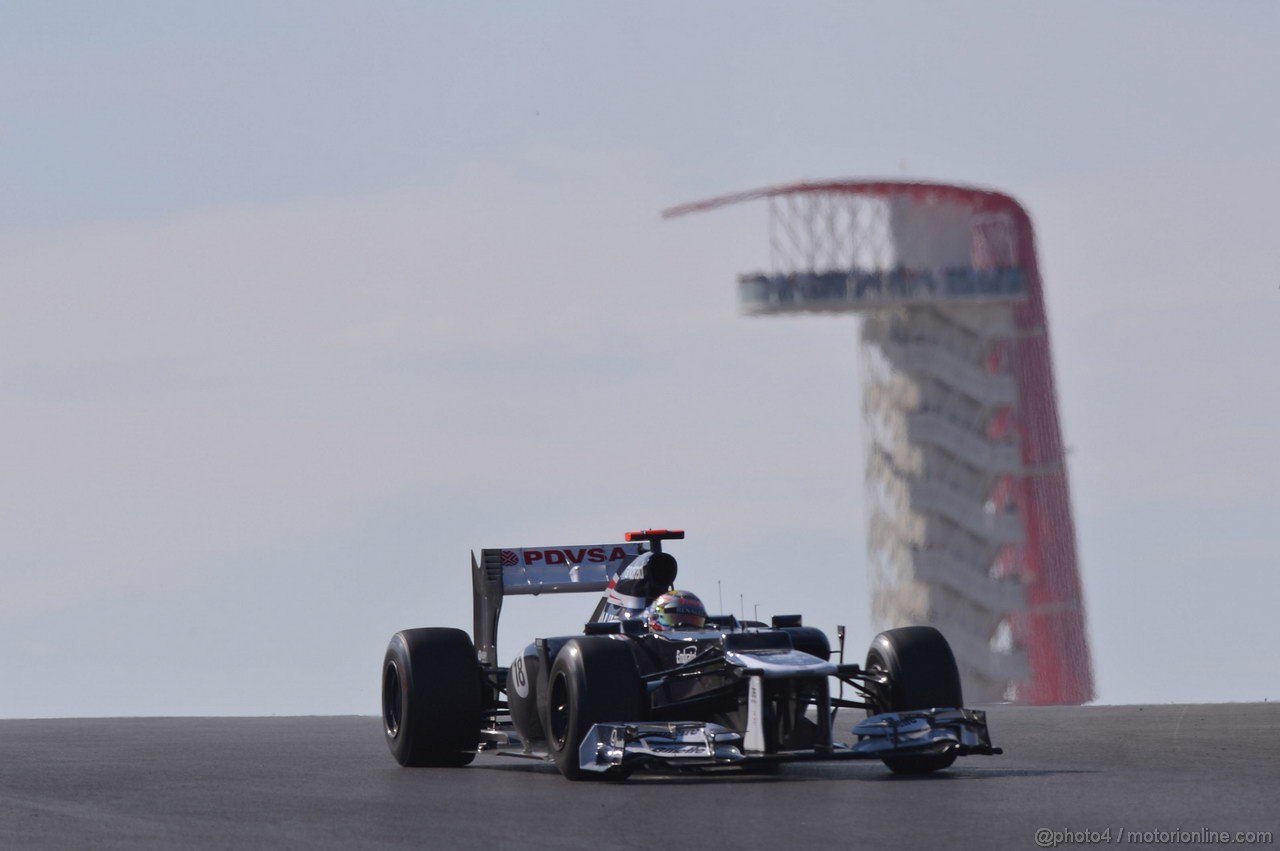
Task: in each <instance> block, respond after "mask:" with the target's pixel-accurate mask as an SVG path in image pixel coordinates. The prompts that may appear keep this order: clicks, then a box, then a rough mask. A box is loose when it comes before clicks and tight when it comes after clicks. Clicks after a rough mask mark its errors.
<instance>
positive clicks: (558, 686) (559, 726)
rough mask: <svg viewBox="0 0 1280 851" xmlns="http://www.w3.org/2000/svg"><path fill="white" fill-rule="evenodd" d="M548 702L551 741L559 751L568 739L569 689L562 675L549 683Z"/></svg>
mask: <svg viewBox="0 0 1280 851" xmlns="http://www.w3.org/2000/svg"><path fill="white" fill-rule="evenodd" d="M548 702H549V704H550V716H551V717H550V718H549V719H547V720H549V721H550V722H551V730H550V733H551V740H552V741H553V742H554V743H555V745H556V748H557V749H561V748H563V747H564V743H565V741H566V740H567V739H568V738H569V688H568V684H567V683H566V682H565V678H564V675H563V674H561V675H559V676H557V677H556V678H555V679H554V680H552V681H551V692H550V695H549V700H548Z"/></svg>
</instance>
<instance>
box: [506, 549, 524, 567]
mask: <svg viewBox="0 0 1280 851" xmlns="http://www.w3.org/2000/svg"><path fill="white" fill-rule="evenodd" d="M519 563H520V556H518V555H516V554H515V551H514V550H503V551H502V566H503V567H515V566H516V565H517V564H519Z"/></svg>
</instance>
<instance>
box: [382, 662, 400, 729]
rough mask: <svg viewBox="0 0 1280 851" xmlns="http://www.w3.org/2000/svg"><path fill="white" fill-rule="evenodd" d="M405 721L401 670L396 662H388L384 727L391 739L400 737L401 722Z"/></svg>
mask: <svg viewBox="0 0 1280 851" xmlns="http://www.w3.org/2000/svg"><path fill="white" fill-rule="evenodd" d="M403 719H404V695H403V693H402V690H401V688H400V668H399V667H397V665H396V663H395V662H387V669H386V671H384V672H383V674H382V727H383V729H384V730H386V733H387V735H388V736H390V737H391V738H393V739H394V738H395V737H396V736H398V735H400V722H401V721H402V720H403Z"/></svg>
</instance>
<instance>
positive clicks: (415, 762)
mask: <svg viewBox="0 0 1280 851" xmlns="http://www.w3.org/2000/svg"><path fill="white" fill-rule="evenodd" d="M480 686H481V676H480V663H479V662H478V661H477V660H476V651H475V646H474V645H473V644H472V643H471V637H470V636H468V635H467V634H466V633H465V632H463V631H462V630H460V629H444V628H438V629H406V630H402V631H400V632H397V633H396V634H395V635H394V636H392V637H391V643H390V644H389V645H388V646H387V654H386V656H385V657H384V659H383V662H382V730H383V733H384V734H385V736H386V739H387V747H388V748H390V750H391V755H392V756H394V757H395V758H396V762H398V763H400V764H401V765H406V766H435V767H447V768H456V767H460V766H464V765H468V764H469V763H470V762H471V761H472V760H473V759H475V756H476V754H475V751H476V746H477V745H478V743H479V741H480V721H481V718H480Z"/></svg>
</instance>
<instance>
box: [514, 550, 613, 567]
mask: <svg viewBox="0 0 1280 851" xmlns="http://www.w3.org/2000/svg"><path fill="white" fill-rule="evenodd" d="M521 552H522V555H523V556H524V564H525V566H526V567H527V566H529V565H531V564H605V563H607V562H611V561H622V560H624V559H626V558H629V557H630V556H631V553H628V552H627V549H626V547H578V548H573V547H566V548H564V549H562V550H555V549H547V550H522V551H521ZM506 558H507V551H506V550H503V553H502V563H503V564H504V565H505V564H506V563H507V561H506Z"/></svg>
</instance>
